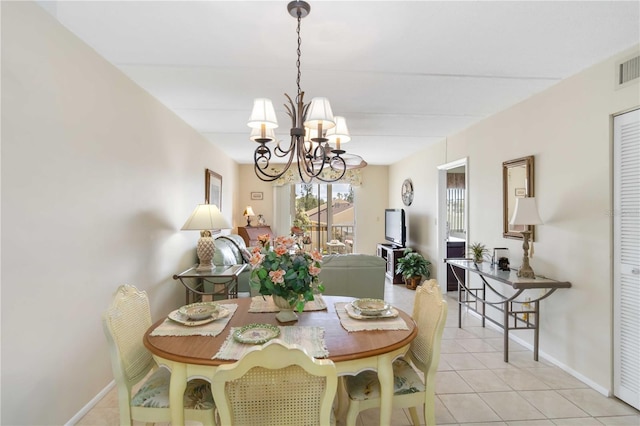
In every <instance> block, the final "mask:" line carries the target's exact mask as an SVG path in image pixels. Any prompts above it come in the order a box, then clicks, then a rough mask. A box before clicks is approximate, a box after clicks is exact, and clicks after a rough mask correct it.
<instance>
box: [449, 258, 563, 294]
mask: <svg viewBox="0 0 640 426" xmlns="http://www.w3.org/2000/svg"><path fill="white" fill-rule="evenodd" d="M445 262H446V263H448V264H449V265H452V266H457V267H459V268H462V269H466V270H468V271H471V272H475V273H477V274H480V275H482V276H485V277H487V278H491V279H494V280H496V281H500V282H502V283H505V284H509V285H510V286H512V287H513V288H514V289H529V288H569V287H571V283H570V282H567V281H556V280H552V279H550V278H547V277H543V276H536V278H520V277H518V275H517V270H516V269H509V270H508V271H502V270H500V269H498V267H497V266H492V265H491V263H489V262H480V263H475V262H474V261H473V260H470V259H445Z"/></svg>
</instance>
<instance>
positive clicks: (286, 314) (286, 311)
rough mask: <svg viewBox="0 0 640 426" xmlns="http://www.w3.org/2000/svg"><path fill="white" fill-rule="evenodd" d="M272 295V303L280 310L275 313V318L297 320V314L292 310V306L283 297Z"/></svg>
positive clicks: (287, 320)
mask: <svg viewBox="0 0 640 426" xmlns="http://www.w3.org/2000/svg"><path fill="white" fill-rule="evenodd" d="M272 297H273V303H275V305H276V306H277V307H278V308H280V312H278V313H277V314H276V319H277V320H278V321H279V322H291V321H298V315H296V313H295V312H294V310H293V306H291V304H290V303H289V302H288V301H287V299H285V298H284V297H280V296H276V295H275V294H274V295H273V296H272Z"/></svg>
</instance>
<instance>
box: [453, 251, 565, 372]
mask: <svg viewBox="0 0 640 426" xmlns="http://www.w3.org/2000/svg"><path fill="white" fill-rule="evenodd" d="M444 261H445V263H447V264H448V265H449V268H450V269H451V271H452V273H453V275H454V276H455V277H456V280H457V281H458V305H459V309H458V328H462V307H463V306H466V307H467V308H468V309H471V310H473V311H474V312H476V313H477V314H479V315H480V316H481V318H482V326H483V327H484V326H485V320H486V321H490V322H492V323H493V324H495V325H497V326H498V327H500V328H502V329H503V330H504V362H509V330H533V333H534V334H533V359H534V360H535V361H537V360H538V341H539V331H540V330H539V323H540V301H541V300H542V299H546V298H547V297H549V296H551V294H553V293H554V292H555V291H556V290H557V289H559V288H569V287H571V283H570V282H566V281H565V282H563V281H555V280H552V279H549V278H546V277H542V276H536V278H519V277H518V276H517V273H516V272H517V271H516V270H515V269H510V270H508V271H501V270H500V269H498V268H497V266H494V265H491V264H490V263H489V262H482V263H475V262H474V261H473V260H471V259H445V260H444ZM459 268H461V269H459ZM461 270H464V271H469V273H472V274H476V275H478V276H479V277H480V280H481V286H480V287H472V284H471V280H467V281H466V282H465V280H464V277H462V276H461V272H460V271H461ZM487 280H490V281H497V282H499V283H503V284H507V285H508V286H510V287H511V289H512V290H513V292H511V291H509V293H513V294H509V295H507V294H503V292H501V291H500V289H499V288H498V286H496V285H492V284H491V283H489V281H487ZM527 290H539V291H542V292H543V293H542V294H541V295H540V294H538V295H536V296H534V298H533V299H523V297H524V295H523V293H524V292H525V291H527ZM488 292H491V293H489V294H487V293H488ZM489 295H492V296H493V297H494V298H495V299H497V300H488V298H487V296H489ZM478 304H479V305H480V306H479V308H480V309H478ZM487 305H489V306H491V307H493V308H495V309H496V310H498V311H500V312H502V314H503V321H502V323H500V322H499V321H496V320H494V319H493V318H491V317H489V316H488V315H487V312H486V307H487ZM514 305H515V306H514Z"/></svg>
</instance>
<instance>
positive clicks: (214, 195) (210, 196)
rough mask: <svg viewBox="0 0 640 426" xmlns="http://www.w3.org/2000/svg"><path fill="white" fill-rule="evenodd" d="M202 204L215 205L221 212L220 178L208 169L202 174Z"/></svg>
mask: <svg viewBox="0 0 640 426" xmlns="http://www.w3.org/2000/svg"><path fill="white" fill-rule="evenodd" d="M204 202H205V204H215V205H216V206H218V209H220V211H222V176H220V175H219V174H218V173H216V172H214V171H213V170H209V169H206V170H205V172H204Z"/></svg>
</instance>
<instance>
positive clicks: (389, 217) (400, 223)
mask: <svg viewBox="0 0 640 426" xmlns="http://www.w3.org/2000/svg"><path fill="white" fill-rule="evenodd" d="M384 239H385V240H387V241H388V242H389V243H391V244H393V245H394V246H398V247H404V246H405V244H406V243H407V227H406V224H405V216H404V209H386V210H385V211H384Z"/></svg>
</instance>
